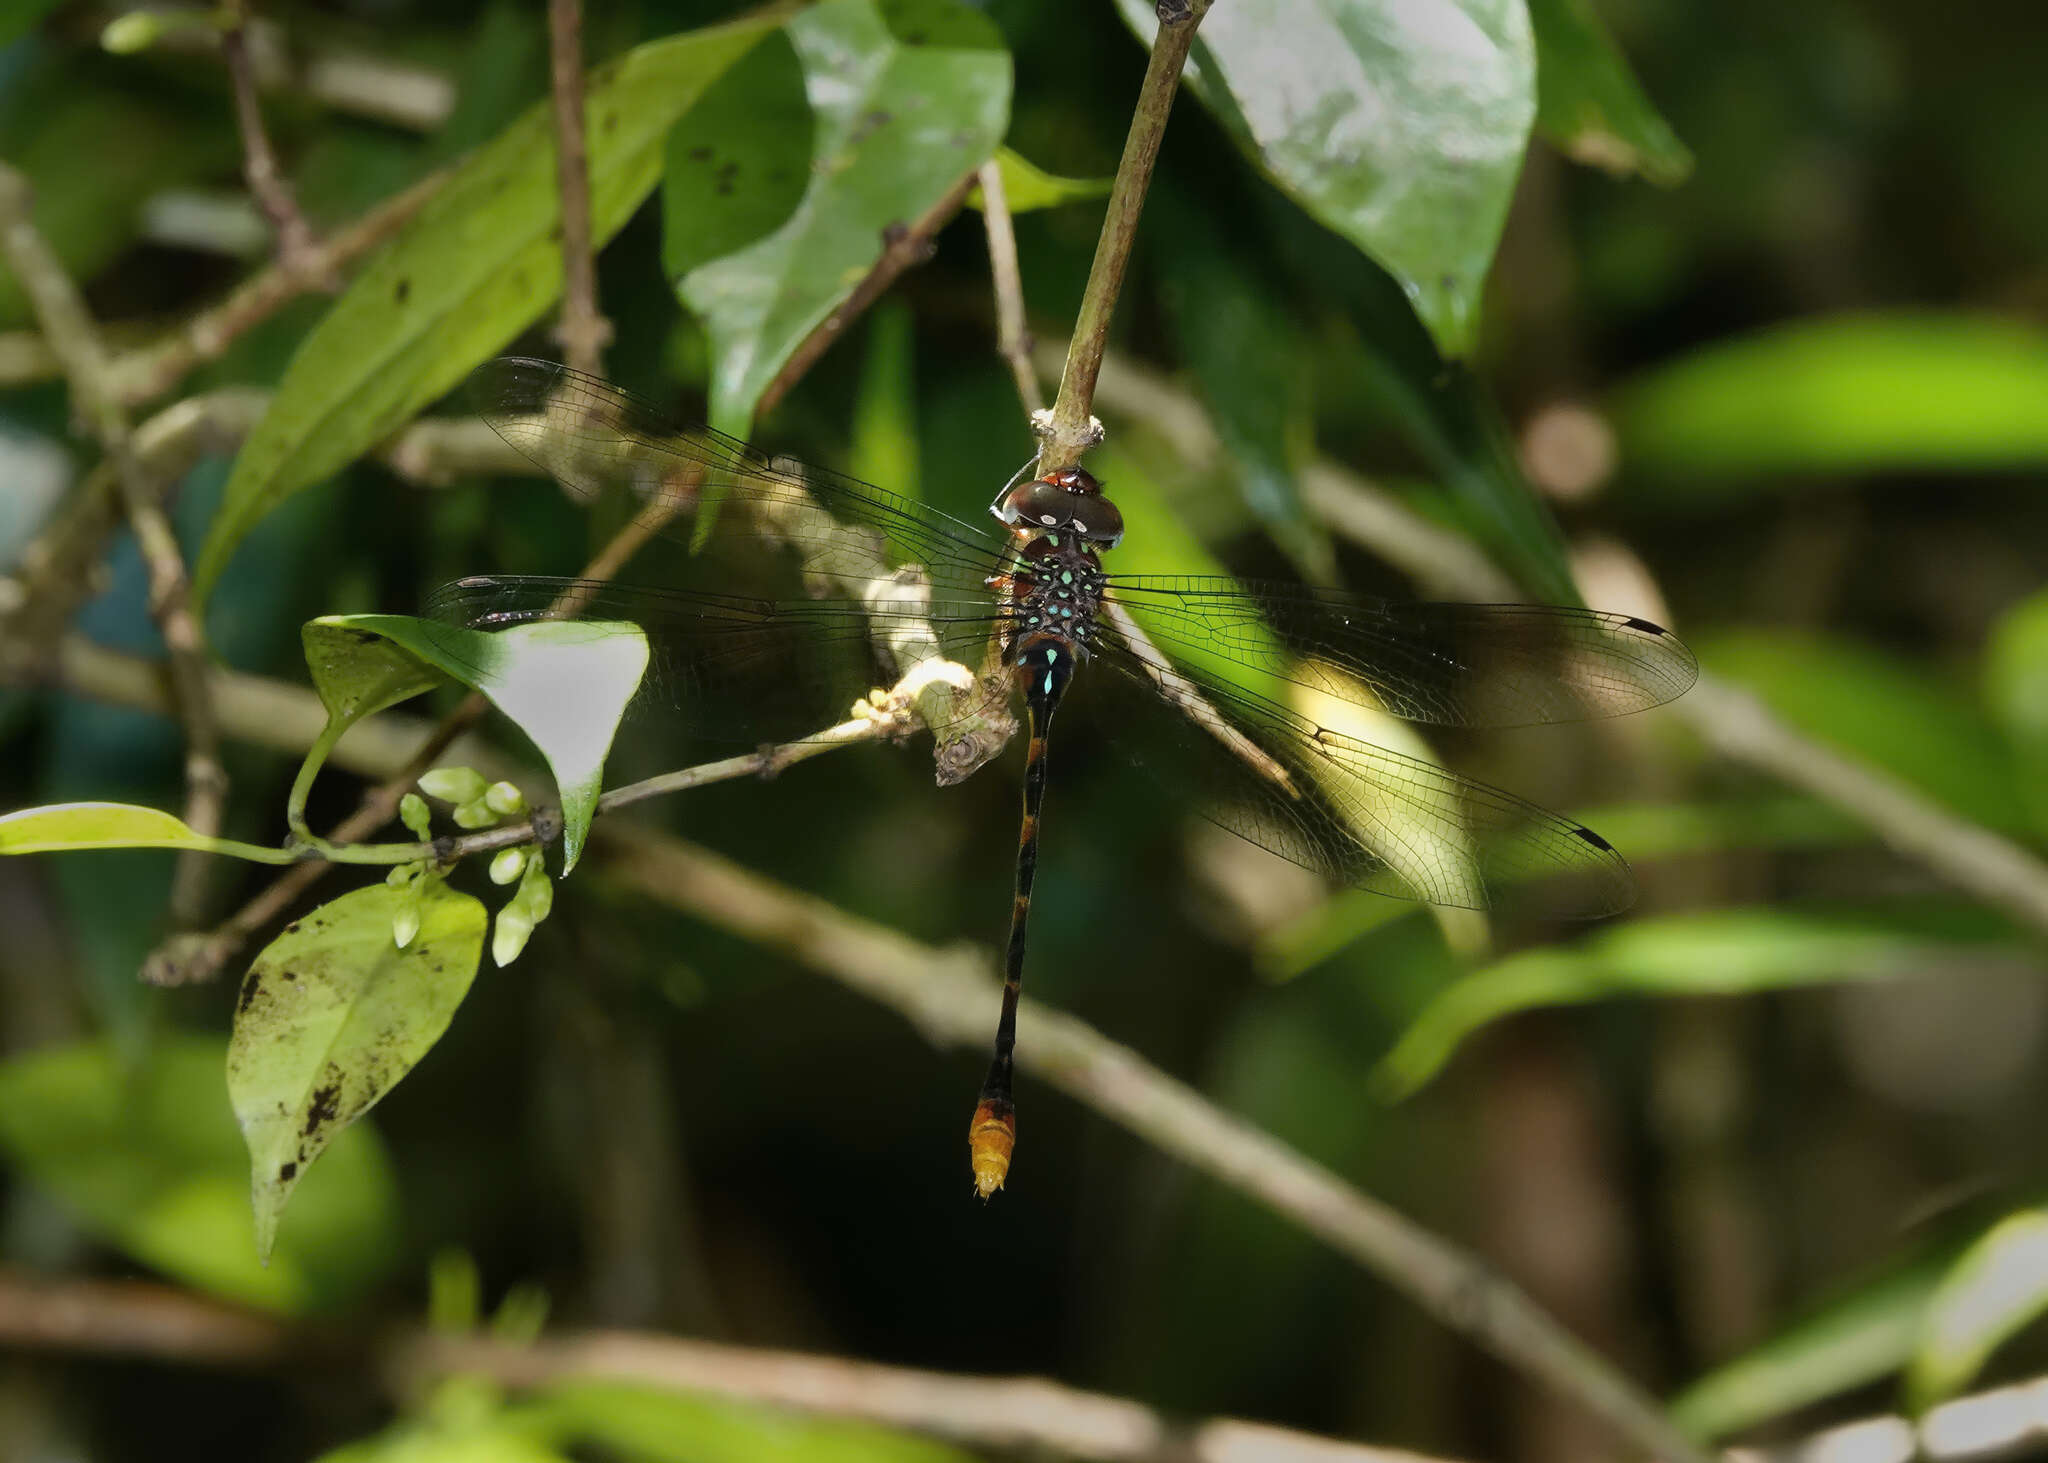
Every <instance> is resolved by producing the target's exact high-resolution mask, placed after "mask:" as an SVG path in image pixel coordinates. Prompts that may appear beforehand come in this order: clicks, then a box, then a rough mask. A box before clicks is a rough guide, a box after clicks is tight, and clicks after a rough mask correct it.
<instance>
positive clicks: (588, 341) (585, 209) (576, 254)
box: [548, 0, 612, 376]
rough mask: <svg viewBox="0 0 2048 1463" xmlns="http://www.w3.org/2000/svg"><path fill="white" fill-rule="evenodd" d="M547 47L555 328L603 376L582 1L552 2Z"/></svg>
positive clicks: (607, 335)
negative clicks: (555, 235)
mask: <svg viewBox="0 0 2048 1463" xmlns="http://www.w3.org/2000/svg"><path fill="white" fill-rule="evenodd" d="M548 47H549V55H550V57H551V58H552V72H553V77H554V103H555V181H556V186H557V188H558V189H559V191H560V194H561V207H562V316H561V319H560V320H559V321H557V322H556V325H555V339H556V340H557V341H559V342H561V346H562V349H563V351H565V352H566V353H567V355H568V357H569V364H570V365H572V366H574V367H575V368H576V369H577V370H579V371H583V372H586V373H588V374H589V375H592V376H602V375H603V374H604V348H605V347H606V346H607V345H609V344H611V339H612V323H611V321H609V320H607V319H605V317H604V314H603V312H602V311H600V310H599V309H598V307H597V261H596V259H595V258H594V257H593V251H592V248H591V239H590V162H589V158H588V156H587V154H586V152H585V150H584V145H583V5H582V0H548Z"/></svg>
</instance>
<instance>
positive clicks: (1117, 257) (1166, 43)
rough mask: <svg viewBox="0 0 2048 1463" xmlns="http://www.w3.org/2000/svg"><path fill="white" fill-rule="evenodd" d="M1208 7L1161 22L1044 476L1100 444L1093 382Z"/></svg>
mask: <svg viewBox="0 0 2048 1463" xmlns="http://www.w3.org/2000/svg"><path fill="white" fill-rule="evenodd" d="M1210 3H1211V0H1188V3H1186V4H1184V5H1178V6H1176V7H1175V10H1174V18H1172V19H1168V18H1166V17H1165V16H1164V15H1162V18H1161V20H1160V22H1159V31H1158V34H1157V35H1155V36H1154V37H1153V38H1152V59H1151V60H1150V62H1149V63H1147V65H1146V67H1145V80H1144V83H1143V85H1141V86H1140V87H1139V89H1138V105H1137V110H1136V111H1134V112H1133V113H1132V115H1131V130H1130V133H1129V135H1128V136H1127V137H1126V138H1125V139H1124V155H1123V159H1122V160H1121V161H1120V162H1119V163H1118V164H1117V169H1116V182H1115V183H1114V184H1113V185H1112V186H1111V188H1110V190H1109V207H1108V210H1107V212H1106V213H1105V214H1104V216H1103V220H1102V237H1101V238H1100V239H1099V240H1098V241H1097V242H1096V245H1095V263H1094V264H1093V265H1092V266H1091V267H1090V268H1089V270H1088V286H1087V289H1086V290H1085V291H1084V292H1083V294H1082V296H1081V308H1080V310H1079V312H1078V313H1077V314H1076V316H1075V319H1074V338H1073V342H1072V344H1070V345H1069V346H1068V347H1067V364H1066V369H1065V370H1064V371H1063V372H1062V373H1061V374H1060V391H1059V396H1058V397H1057V399H1055V400H1054V402H1053V407H1052V421H1051V423H1050V425H1049V427H1048V428H1047V433H1046V439H1045V451H1044V455H1043V456H1042V457H1040V459H1039V464H1038V465H1039V471H1040V472H1053V471H1055V470H1057V469H1059V468H1063V467H1072V466H1073V465H1074V464H1075V463H1077V462H1079V461H1080V460H1081V454H1082V453H1083V452H1085V451H1086V450H1087V449H1088V448H1090V447H1092V446H1094V445H1095V443H1096V442H1097V441H1099V440H1100V435H1101V434H1100V432H1099V430H1098V429H1097V428H1096V427H1095V425H1094V419H1093V417H1091V416H1090V411H1091V410H1092V409H1093V406H1094V402H1095V378H1096V375H1097V374H1098V373H1099V372H1100V371H1101V369H1102V353H1103V351H1104V349H1105V348H1106V347H1107V345H1108V342H1109V322H1110V317H1111V315H1112V314H1114V312H1115V310H1116V299H1117V296H1118V295H1119V294H1120V293H1121V292H1122V290H1123V283H1124V268H1125V266H1126V265H1127V264H1129V262H1130V258H1131V245H1132V243H1133V242H1134V241H1135V240H1136V238H1137V235H1138V216H1139V215H1140V214H1141V213H1142V212H1143V211H1144V208H1145V192H1146V190H1147V189H1148V188H1149V187H1150V186H1151V183H1152V165H1153V163H1154V162H1156V161H1157V160H1158V157H1159V143H1160V140H1161V139H1162V138H1163V137H1164V136H1165V135H1166V119H1167V117H1168V116H1169V115H1170V114H1171V113H1172V111H1173V94H1174V92H1175V91H1176V90H1177V89H1178V88H1179V86H1180V73H1181V67H1182V66H1183V65H1185V64H1186V62H1187V58H1188V49H1189V48H1190V47H1191V46H1193V45H1194V43H1195V28H1196V27H1197V26H1199V25H1200V24H1201V23H1202V17H1203V16H1204V15H1206V14H1208V11H1209V5H1210ZM1161 9H1162V11H1164V10H1165V9H1166V7H1165V6H1162V7H1161Z"/></svg>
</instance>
